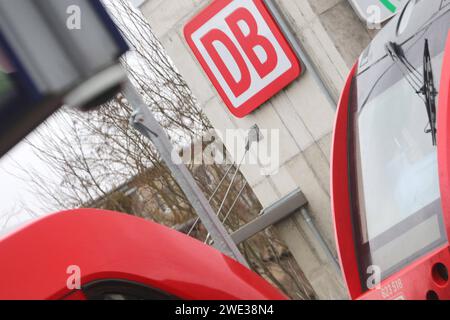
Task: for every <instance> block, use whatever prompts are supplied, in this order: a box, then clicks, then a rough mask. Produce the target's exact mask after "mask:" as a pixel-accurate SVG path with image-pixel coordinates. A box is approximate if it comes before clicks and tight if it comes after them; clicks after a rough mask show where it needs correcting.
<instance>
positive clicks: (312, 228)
mask: <svg viewBox="0 0 450 320" xmlns="http://www.w3.org/2000/svg"><path fill="white" fill-rule="evenodd" d="M300 212H301V214H302V217H303V219H304V220H305V222H306V224H307V225H308V226H309V229H310V231H311V232H312V233H313V235H314V237H315V238H316V240H317V241H318V242H319V244H320V246H321V247H322V249H323V250H324V251H325V253H326V255H327V256H328V258H329V259H330V261H331V262H332V264H333V267H334V268H335V269H336V271H337V272H338V273H340V272H341V266H340V264H339V261H338V259H337V258H336V257H335V256H334V254H333V252H332V251H331V249H330V247H329V246H328V244H327V243H326V241H325V239H324V238H323V237H322V235H321V234H320V232H319V230H317V228H316V226H315V225H314V222H313V220H312V218H311V216H310V215H309V212H308V210H306V208H301V209H300Z"/></svg>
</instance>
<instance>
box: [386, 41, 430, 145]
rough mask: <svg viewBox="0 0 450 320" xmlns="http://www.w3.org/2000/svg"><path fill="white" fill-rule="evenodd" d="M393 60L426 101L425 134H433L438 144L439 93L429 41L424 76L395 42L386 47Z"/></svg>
mask: <svg viewBox="0 0 450 320" xmlns="http://www.w3.org/2000/svg"><path fill="white" fill-rule="evenodd" d="M386 50H387V51H388V53H389V55H390V56H391V58H392V59H393V60H394V62H396V64H397V65H398V66H399V68H400V70H401V71H402V73H403V75H404V77H405V79H406V80H407V81H408V83H409V84H410V86H411V87H412V88H413V89H414V92H415V93H416V94H417V95H419V97H420V98H421V99H422V100H423V101H424V103H425V107H426V110H427V114H428V125H427V127H426V129H425V133H430V134H431V139H432V143H433V146H435V145H436V144H437V129H436V121H437V116H436V97H437V95H438V92H437V90H436V87H435V85H434V76H433V66H432V64H431V54H430V48H429V45H428V39H425V49H424V53H423V74H420V72H418V71H417V70H416V68H414V66H413V65H412V64H411V63H410V62H409V61H408V59H407V58H406V56H405V53H404V51H403V49H402V47H401V46H400V45H398V44H397V43H395V42H389V43H388V44H387V45H386Z"/></svg>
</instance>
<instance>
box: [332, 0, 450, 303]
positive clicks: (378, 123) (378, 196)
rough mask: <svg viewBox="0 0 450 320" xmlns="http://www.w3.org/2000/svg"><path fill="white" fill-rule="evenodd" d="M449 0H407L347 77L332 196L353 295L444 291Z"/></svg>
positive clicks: (449, 294) (449, 163)
mask: <svg viewBox="0 0 450 320" xmlns="http://www.w3.org/2000/svg"><path fill="white" fill-rule="evenodd" d="M449 29H450V1H448V0H445V1H442V0H427V1H417V0H411V1H409V2H408V4H407V5H406V6H405V8H404V9H403V11H402V12H401V13H400V14H399V15H398V16H397V17H396V18H394V19H393V20H392V21H391V22H390V23H389V24H388V25H387V26H386V27H385V28H383V30H381V31H380V33H379V34H378V35H377V36H376V38H375V39H374V40H373V41H372V43H371V44H370V46H369V47H368V48H367V49H366V50H365V52H363V54H362V55H361V57H360V58H359V61H358V62H357V63H356V64H355V66H354V67H353V69H352V70H351V73H350V75H349V77H348V79H347V82H346V85H345V88H344V90H343V93H342V96H341V99H340V103H339V106H338V111H337V119H336V125H335V130H334V141H333V151H332V173H331V189H332V206H333V212H334V220H335V229H336V239H337V244H338V249H339V253H340V260H341V265H342V270H343V274H344V278H345V281H346V284H347V286H348V290H349V294H350V296H351V298H353V299H430V300H434V299H449V298H450V283H449V278H448V268H450V246H449V242H448V234H450V146H449V138H450V127H449V125H450V113H449V112H450V110H449V108H450V96H449V89H450V35H449Z"/></svg>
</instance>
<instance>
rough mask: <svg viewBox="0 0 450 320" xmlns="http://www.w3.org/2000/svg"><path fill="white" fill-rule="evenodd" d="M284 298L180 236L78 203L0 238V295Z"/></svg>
mask: <svg viewBox="0 0 450 320" xmlns="http://www.w3.org/2000/svg"><path fill="white" fill-rule="evenodd" d="M4 299H8V300H10V299H26V300H28V299H31V300H44V299H45V300H47V299H49V300H54V299H58V300H60V299H65V300H85V299H88V300H116V299H117V300H129V299H132V300H136V299H137V300H143V299H145V300H161V299H164V300H167V299H183V300H197V299H204V300H266V299H270V300H285V299H286V297H285V296H284V295H283V294H281V293H280V292H279V291H278V290H277V289H275V288H274V287H272V286H271V285H270V284H269V283H267V282H266V281H265V280H264V279H262V278H261V277H259V276H258V275H257V274H255V273H254V272H252V271H250V270H249V269H247V268H246V267H244V266H242V265H241V264H239V263H238V262H236V261H234V260H232V259H230V258H228V257H226V256H224V255H223V254H221V253H220V252H219V251H217V250H215V249H213V248H211V247H209V246H206V245H204V244H203V243H201V242H199V241H197V240H195V239H193V238H190V237H188V236H186V235H184V234H181V233H179V232H176V231H174V230H171V229H168V228H166V227H163V226H160V225H158V224H155V223H152V222H148V221H145V220H143V219H140V218H136V217H134V216H129V215H125V214H120V213H115V212H110V211H102V210H95V209H81V210H74V211H67V212H61V213H58V214H54V215H50V216H48V217H45V218H43V219H40V220H38V221H35V222H32V223H29V224H28V225H26V226H24V227H22V228H21V229H20V230H18V231H16V232H14V233H12V234H9V235H8V236H4V237H3V238H2V237H0V300H4Z"/></svg>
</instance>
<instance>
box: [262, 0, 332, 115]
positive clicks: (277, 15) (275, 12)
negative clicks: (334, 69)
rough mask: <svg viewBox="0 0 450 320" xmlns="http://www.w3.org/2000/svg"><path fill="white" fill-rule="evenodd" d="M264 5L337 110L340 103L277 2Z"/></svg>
mask: <svg viewBox="0 0 450 320" xmlns="http://www.w3.org/2000/svg"><path fill="white" fill-rule="evenodd" d="M264 3H265V4H266V7H267V9H268V10H269V11H270V12H271V13H272V17H273V18H274V19H275V21H276V22H277V24H278V26H279V27H280V29H281V32H282V33H283V34H284V36H285V37H286V39H287V41H288V42H289V43H290V44H291V47H292V49H293V50H294V52H295V54H296V55H297V57H298V58H299V59H300V60H301V62H302V63H303V65H304V67H306V69H307V70H309V71H310V72H311V75H312V77H313V78H314V80H315V81H316V83H317V85H318V86H319V88H320V90H321V91H322V92H323V93H324V94H325V97H326V98H327V100H328V102H329V103H330V104H331V105H332V106H333V107H335V108H336V106H337V103H338V101H337V100H336V99H335V97H334V96H333V93H332V92H331V90H330V88H329V87H328V86H327V85H326V84H325V82H324V81H323V79H322V77H321V76H320V73H319V71H318V69H317V68H316V66H315V65H314V63H312V61H311V59H310V57H309V55H308V53H306V52H305V51H304V50H303V49H302V46H301V45H300V42H299V41H298V39H297V37H296V36H295V34H294V32H293V31H292V29H291V27H290V26H289V24H288V23H287V22H286V19H285V17H284V16H283V13H282V12H281V10H280V8H279V7H278V5H277V4H276V3H275V0H264Z"/></svg>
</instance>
